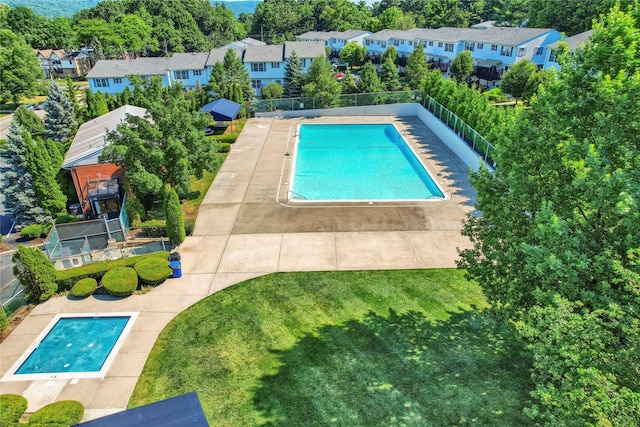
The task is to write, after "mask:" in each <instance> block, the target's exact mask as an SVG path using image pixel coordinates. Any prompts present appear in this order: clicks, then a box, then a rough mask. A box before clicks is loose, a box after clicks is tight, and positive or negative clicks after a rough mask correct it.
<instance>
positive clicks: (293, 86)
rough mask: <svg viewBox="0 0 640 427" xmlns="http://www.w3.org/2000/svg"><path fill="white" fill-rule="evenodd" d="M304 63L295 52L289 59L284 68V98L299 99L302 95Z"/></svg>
mask: <svg viewBox="0 0 640 427" xmlns="http://www.w3.org/2000/svg"><path fill="white" fill-rule="evenodd" d="M302 81H303V75H302V61H301V60H300V58H299V57H298V54H297V53H296V51H295V50H294V51H293V52H291V55H289V57H288V58H287V62H286V64H285V66H284V85H283V86H282V89H283V90H282V96H283V97H285V98H297V97H299V96H301V95H302Z"/></svg>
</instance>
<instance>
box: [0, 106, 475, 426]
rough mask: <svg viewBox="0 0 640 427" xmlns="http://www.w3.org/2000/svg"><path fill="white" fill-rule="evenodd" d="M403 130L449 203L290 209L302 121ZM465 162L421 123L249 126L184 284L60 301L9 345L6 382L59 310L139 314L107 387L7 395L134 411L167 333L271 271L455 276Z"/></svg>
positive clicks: (202, 223)
mask: <svg viewBox="0 0 640 427" xmlns="http://www.w3.org/2000/svg"><path fill="white" fill-rule="evenodd" d="M302 122H304V123H395V125H396V126H397V128H398V129H399V130H400V131H401V133H402V134H403V136H404V137H405V139H406V140H407V141H408V142H409V144H410V145H411V146H412V147H413V148H414V150H415V151H416V152H417V153H419V155H420V156H421V158H422V160H423V162H424V163H425V164H426V166H427V168H428V170H429V172H430V173H431V175H432V176H433V177H434V178H435V179H436V180H437V181H438V183H439V184H440V186H441V188H442V189H443V190H444V192H445V194H446V195H447V200H444V201H424V202H415V203H377V202H376V203H373V204H369V203H342V204H340V205H336V204H318V203H316V204H312V203H291V202H289V201H287V199H286V195H287V190H288V177H289V171H290V168H291V166H292V165H291V162H292V159H293V156H291V155H286V153H288V152H292V150H294V147H293V135H294V134H295V129H296V126H297V125H298V124H299V123H302ZM468 170H469V169H468V166H467V165H466V164H464V163H463V162H462V161H461V160H460V159H459V158H458V157H457V156H456V155H455V154H454V153H453V152H452V151H450V150H449V149H448V148H447V147H446V146H445V145H444V144H443V143H442V142H441V141H440V139H439V138H438V137H437V136H436V135H435V134H433V132H431V130H430V129H429V128H428V127H427V126H426V125H425V124H424V123H423V122H422V121H421V120H419V119H418V118H417V117H415V116H409V117H395V116H349V117H346V116H345V117H323V118H313V119H272V118H258V119H250V120H249V121H248V122H247V124H246V126H245V128H244V130H243V132H242V134H241V135H240V137H239V138H238V140H237V142H236V143H235V144H234V145H233V148H232V150H231V153H230V154H229V156H228V158H227V160H226V161H225V163H224V164H223V166H222V168H221V169H220V171H219V173H218V175H217V177H216V179H215V180H214V182H213V184H212V186H211V188H210V189H209V191H208V193H207V194H206V196H205V199H204V201H203V203H202V205H201V206H200V211H199V213H198V219H197V222H196V227H195V231H194V233H193V236H190V237H188V238H187V239H186V240H185V242H184V243H183V244H182V245H181V247H180V248H179V250H180V252H181V254H182V265H183V273H184V274H183V277H182V278H180V279H170V280H167V281H166V282H165V283H164V284H162V285H160V286H158V287H156V288H155V289H153V290H152V291H150V292H149V293H146V294H143V295H133V296H131V297H128V298H124V299H119V298H111V297H106V296H94V297H89V298H87V299H85V300H71V299H69V298H67V297H58V298H54V299H52V300H50V301H47V302H46V303H44V304H41V305H39V306H37V307H36V308H35V309H34V310H33V311H32V312H31V314H29V315H28V316H27V317H26V318H25V319H24V321H23V322H22V323H21V324H20V325H19V326H18V327H17V328H16V329H15V331H13V333H12V334H11V335H10V336H9V337H8V338H7V339H6V340H5V341H4V342H3V343H2V344H0V376H4V375H5V374H7V372H8V371H9V370H10V368H11V367H12V366H13V365H14V364H15V363H16V361H17V360H18V358H19V357H20V356H21V355H22V354H23V353H24V351H25V350H26V349H27V348H28V347H29V345H31V344H32V343H33V341H34V340H35V339H36V337H37V336H38V334H40V332H41V331H42V330H43V329H44V328H45V327H46V325H47V324H48V323H49V322H50V321H51V319H53V317H54V316H55V315H56V314H57V313H88V314H91V315H93V314H96V313H101V314H107V313H109V312H126V311H131V312H139V316H138V318H137V320H136V322H135V324H134V325H133V329H132V330H131V332H130V333H129V336H127V338H126V340H125V342H124V344H123V346H122V347H121V349H120V351H119V353H118V355H117V357H116V358H115V360H114V362H113V364H112V366H111V368H110V369H109V371H108V372H107V374H106V376H105V377H104V378H98V379H81V378H76V379H68V380H62V379H55V378H51V379H46V380H41V381H6V380H2V381H0V394H4V393H16V394H21V395H23V396H24V397H26V398H27V400H28V402H29V407H28V409H27V411H28V412H32V411H34V410H36V409H38V408H40V407H42V406H44V405H46V404H48V403H51V402H53V401H56V400H64V399H72V400H78V401H80V402H82V404H83V405H84V406H85V408H86V411H85V419H93V418H96V417H99V416H102V415H106V414H110V413H113V412H118V411H120V410H122V409H124V408H126V405H127V402H128V401H129V398H130V396H131V394H132V392H133V389H134V387H135V384H136V381H137V379H138V376H139V375H140V373H141V371H142V368H143V366H144V363H145V361H146V359H147V356H148V355H149V352H150V351H151V349H152V347H153V344H154V343H155V340H156V339H157V337H158V334H159V333H160V331H161V330H162V329H163V328H164V327H165V326H166V325H167V323H169V322H170V321H171V319H173V318H174V317H175V316H176V315H177V314H178V313H180V312H181V311H183V310H184V309H186V308H187V307H189V306H190V305H192V304H194V303H195V302H197V301H199V300H200V299H202V298H204V297H206V296H208V295H211V294H212V293H214V292H217V291H219V290H221V289H224V288H226V287H228V286H231V285H233V284H236V283H238V282H241V281H244V280H247V279H250V278H253V277H257V276H260V275H263V274H269V273H273V272H291V271H317V270H356V269H413V268H436V267H455V260H456V259H457V249H458V248H463V247H466V246H468V245H469V242H468V240H467V239H466V238H464V237H462V236H461V235H460V229H461V226H462V219H463V218H464V216H465V215H466V214H467V213H470V212H472V211H473V202H474V192H473V190H472V188H471V187H470V186H469V184H468Z"/></svg>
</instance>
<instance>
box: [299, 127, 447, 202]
mask: <svg viewBox="0 0 640 427" xmlns="http://www.w3.org/2000/svg"><path fill="white" fill-rule="evenodd" d="M442 199H444V194H443V192H442V190H441V189H440V188H439V186H438V184H437V183H436V182H435V180H434V179H432V177H431V176H430V175H429V173H428V172H427V170H426V168H425V166H424V164H422V162H421V161H420V159H419V157H418V156H417V155H416V154H415V153H414V152H413V150H412V149H411V147H410V146H409V145H408V144H407V142H406V141H405V140H404V139H403V137H402V135H401V134H400V133H399V132H398V130H397V129H396V127H395V126H394V125H392V124H388V123H385V124H303V125H300V126H299V128H298V141H297V145H296V152H295V159H294V167H293V169H292V172H291V177H290V191H289V200H292V201H325V202H326V201H420V200H442Z"/></svg>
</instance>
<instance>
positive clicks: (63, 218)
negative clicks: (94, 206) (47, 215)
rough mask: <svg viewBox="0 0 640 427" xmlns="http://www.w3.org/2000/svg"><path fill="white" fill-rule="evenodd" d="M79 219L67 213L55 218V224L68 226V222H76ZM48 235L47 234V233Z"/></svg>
mask: <svg viewBox="0 0 640 427" xmlns="http://www.w3.org/2000/svg"><path fill="white" fill-rule="evenodd" d="M78 221H80V218H77V217H76V216H75V215H71V214H69V213H61V214H59V215H58V216H57V217H56V224H68V223H70V222H78ZM47 234H48V233H47Z"/></svg>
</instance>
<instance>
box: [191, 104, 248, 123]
mask: <svg viewBox="0 0 640 427" xmlns="http://www.w3.org/2000/svg"><path fill="white" fill-rule="evenodd" d="M241 107H242V106H241V105H240V104H238V103H237V102H233V101H229V100H228V99H225V98H220V99H216V100H215V101H213V102H210V103H208V104H207V105H205V106H204V107H202V108H201V109H200V111H201V112H203V113H210V114H211V115H212V116H213V119H214V120H216V121H219V122H230V121H232V120H234V119H235V118H236V117H237V116H238V112H239V111H240V108H241Z"/></svg>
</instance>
